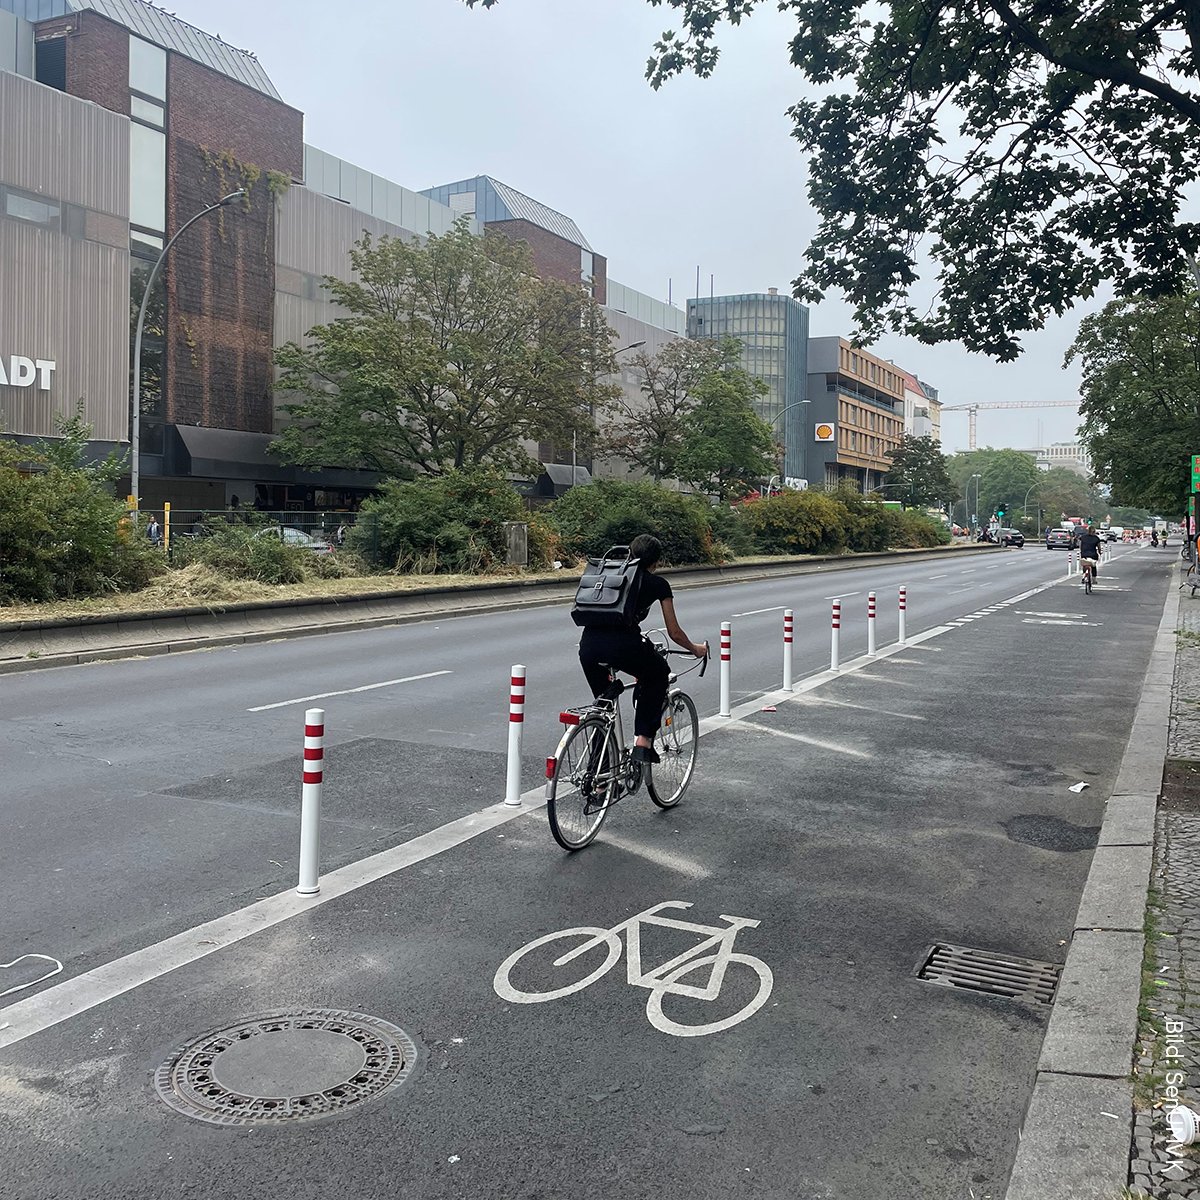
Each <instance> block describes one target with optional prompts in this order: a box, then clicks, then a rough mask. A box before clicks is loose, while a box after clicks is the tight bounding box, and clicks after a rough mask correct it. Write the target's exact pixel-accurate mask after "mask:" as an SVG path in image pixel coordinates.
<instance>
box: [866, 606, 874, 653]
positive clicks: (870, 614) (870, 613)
mask: <svg viewBox="0 0 1200 1200" xmlns="http://www.w3.org/2000/svg"><path fill="white" fill-rule="evenodd" d="M867 653H868V654H870V655H872V656H874V654H875V593H874V592H868V593H867Z"/></svg>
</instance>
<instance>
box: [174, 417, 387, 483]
mask: <svg viewBox="0 0 1200 1200" xmlns="http://www.w3.org/2000/svg"><path fill="white" fill-rule="evenodd" d="M168 428H170V429H172V430H173V431H174V433H175V435H176V437H177V439H178V444H177V445H176V446H174V447H171V449H173V450H174V451H175V453H174V455H172V454H171V453H170V450H168V455H167V457H168V461H170V460H171V459H172V458H173V459H174V461H173V463H172V464H171V467H170V468H168V469H169V470H170V471H171V473H172V474H175V475H191V476H194V477H197V478H205V479H245V480H251V481H253V482H255V483H290V484H300V485H303V486H306V487H320V488H372V487H378V486H379V481H380V478H381V477H380V476H379V475H378V474H377V473H376V472H374V471H348V470H345V469H343V468H340V467H331V468H328V469H325V470H308V469H306V468H303V467H296V466H292V465H290V464H288V463H284V462H283V461H282V460H281V459H280V458H279V457H278V456H277V455H275V454H272V453H271V450H270V447H271V443H272V442H274V441H275V435H274V434H271V433H248V432H246V431H245V430H240V429H208V428H205V427H204V426H202V425H174V426H169V427H168Z"/></svg>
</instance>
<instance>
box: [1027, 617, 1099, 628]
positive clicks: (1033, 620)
mask: <svg viewBox="0 0 1200 1200" xmlns="http://www.w3.org/2000/svg"><path fill="white" fill-rule="evenodd" d="M1103 623H1104V622H1103V621H1047V620H1046V619H1045V618H1044V617H1022V618H1021V624H1022V625H1074V626H1075V627H1076V628H1089V629H1099V628H1100V626H1101V625H1102V624H1103Z"/></svg>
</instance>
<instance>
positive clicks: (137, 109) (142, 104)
mask: <svg viewBox="0 0 1200 1200" xmlns="http://www.w3.org/2000/svg"><path fill="white" fill-rule="evenodd" d="M129 106H130V108H129V115H130V116H131V117H132V118H133V119H134V120H135V121H144V122H145V123H146V124H147V125H153V126H154V128H155V129H162V127H163V125H164V124H165V123H166V110H165V109H164V108H163V106H162V105H161V104H158V103H156V102H155V101H153V100H143V99H142V98H141V96H130V98H129Z"/></svg>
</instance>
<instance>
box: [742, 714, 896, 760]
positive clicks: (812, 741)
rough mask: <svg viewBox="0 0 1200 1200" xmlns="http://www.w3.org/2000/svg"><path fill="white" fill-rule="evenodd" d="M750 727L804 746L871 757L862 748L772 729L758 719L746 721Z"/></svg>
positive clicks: (857, 756)
mask: <svg viewBox="0 0 1200 1200" xmlns="http://www.w3.org/2000/svg"><path fill="white" fill-rule="evenodd" d="M745 724H746V725H748V726H749V727H750V728H751V729H757V730H759V731H760V732H762V733H769V734H771V735H772V736H774V737H778V738H786V739H787V740H788V741H789V742H803V743H804V745H806V746H816V747H817V749H818V750H832V751H833V752H834V753H835V754H848V755H850V757H851V758H871V757H873V756H872V755H870V754H865V753H864V752H863V751H862V750H852V749H851V748H850V747H849V746H843V745H840V744H839V743H838V742H823V741H822V740H821V739H820V738H814V737H806V736H805V735H804V734H802V733H790V732H789V731H788V730H786V729H772V728H771V726H770V725H763V724H762V723H761V722H760V721H746V722H745Z"/></svg>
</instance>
